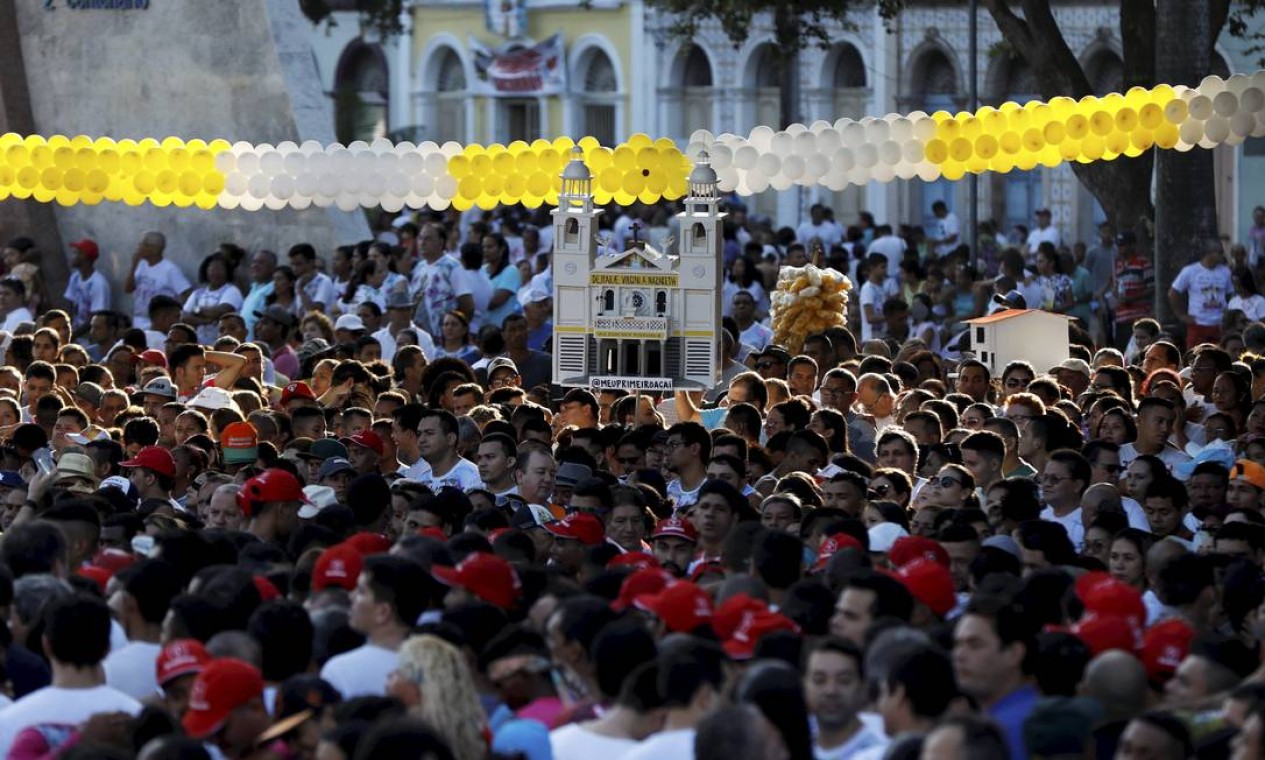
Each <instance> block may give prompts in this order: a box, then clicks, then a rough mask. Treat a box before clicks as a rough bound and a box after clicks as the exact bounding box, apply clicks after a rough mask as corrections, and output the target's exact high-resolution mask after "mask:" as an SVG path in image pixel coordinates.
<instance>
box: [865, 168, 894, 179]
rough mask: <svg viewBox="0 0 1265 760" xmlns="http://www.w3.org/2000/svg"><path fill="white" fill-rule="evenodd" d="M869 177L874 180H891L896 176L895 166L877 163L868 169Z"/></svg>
mask: <svg viewBox="0 0 1265 760" xmlns="http://www.w3.org/2000/svg"><path fill="white" fill-rule="evenodd" d="M870 178H871V179H872V180H874V181H875V182H891V181H892V180H893V179H895V178H896V167H895V166H894V165H891V164H879V165H878V166H875V167H874V168H873V169H871V170H870Z"/></svg>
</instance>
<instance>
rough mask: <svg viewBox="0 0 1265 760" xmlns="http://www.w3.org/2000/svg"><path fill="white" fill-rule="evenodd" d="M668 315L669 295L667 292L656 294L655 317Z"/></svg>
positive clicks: (662, 291) (661, 291)
mask: <svg viewBox="0 0 1265 760" xmlns="http://www.w3.org/2000/svg"><path fill="white" fill-rule="evenodd" d="M667 313H668V293H667V291H666V290H660V291H658V292H656V293H655V294H654V315H655V316H656V317H662V316H663V315H664V314H667Z"/></svg>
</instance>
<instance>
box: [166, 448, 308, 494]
mask: <svg viewBox="0 0 1265 760" xmlns="http://www.w3.org/2000/svg"><path fill="white" fill-rule="evenodd" d="M169 456H170V455H169ZM241 494H242V495H243V496H244V497H245V498H246V499H248V500H250V501H301V502H303V503H304V504H310V503H311V502H310V501H308V498H307V494H305V493H303V484H302V483H300V482H299V479H298V478H296V477H294V476H293V475H291V474H290V473H289V472H287V471H286V470H281V469H277V468H271V469H267V470H264V471H263V472H261V473H259V474H258V475H256V476H255V477H253V478H251V479H250V480H248V481H246V482H245V483H243V484H242V490H241Z"/></svg>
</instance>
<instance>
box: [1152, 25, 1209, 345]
mask: <svg viewBox="0 0 1265 760" xmlns="http://www.w3.org/2000/svg"><path fill="white" fill-rule="evenodd" d="M1211 11H1212V8H1211V6H1210V3H1209V0H1157V2H1156V16H1157V21H1156V29H1155V43H1156V44H1155V49H1156V59H1155V69H1156V76H1157V77H1158V78H1159V79H1160V80H1161V81H1163V82H1166V83H1168V84H1173V85H1178V84H1184V85H1188V86H1191V87H1193V86H1195V85H1197V84H1199V82H1200V80H1202V79H1203V78H1204V77H1205V76H1207V75H1208V74H1209V73H1210V72H1211V70H1212V47H1213V44H1214V43H1215V42H1216V37H1217V33H1218V32H1219V31H1220V29H1219V28H1218V29H1213V28H1212V25H1213V23H1215V21H1214V19H1213V18H1212V17H1211ZM1174 51H1182V55H1174V54H1173V53H1174ZM1156 169H1157V171H1156V187H1155V200H1156V209H1155V310H1156V315H1157V318H1158V319H1160V321H1161V323H1163V324H1169V323H1171V322H1173V321H1174V317H1175V315H1174V314H1173V313H1172V310H1171V309H1170V308H1169V306H1168V290H1169V287H1170V285H1171V284H1172V282H1173V279H1174V277H1175V276H1176V275H1177V272H1179V271H1180V270H1181V268H1182V267H1183V266H1185V265H1186V264H1188V263H1190V262H1191V261H1194V260H1195V259H1198V258H1199V256H1200V253H1201V252H1202V248H1203V244H1204V243H1205V242H1206V241H1208V240H1215V239H1216V237H1217V204H1216V192H1215V190H1214V187H1215V185H1214V181H1215V178H1214V173H1213V163H1212V151H1210V150H1204V149H1203V148H1195V149H1193V150H1191V151H1189V152H1186V153H1180V152H1178V151H1175V150H1164V151H1159V158H1158V160H1157V162H1156Z"/></svg>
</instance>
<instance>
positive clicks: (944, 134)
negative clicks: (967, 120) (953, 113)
mask: <svg viewBox="0 0 1265 760" xmlns="http://www.w3.org/2000/svg"><path fill="white" fill-rule="evenodd" d="M961 134H962V125H961V124H960V123H959V122H957V121H955V120H953V119H949V120H947V121H942V122H940V125H939V126H938V127H936V137H938V138H940V139H941V140H944V141H945V142H950V141H952V140H953V139H955V138H957V137H959V136H960V135H961Z"/></svg>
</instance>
